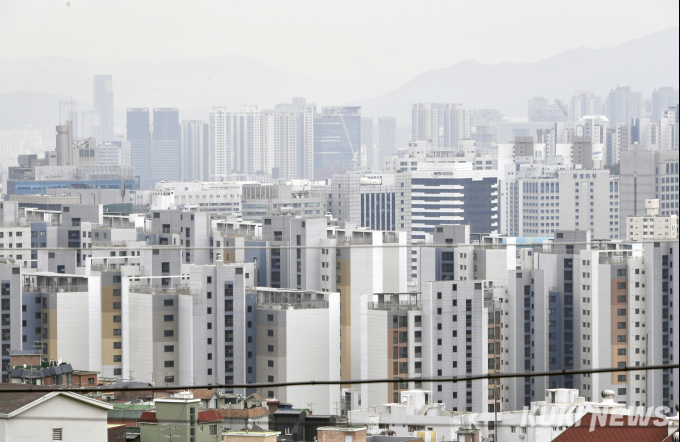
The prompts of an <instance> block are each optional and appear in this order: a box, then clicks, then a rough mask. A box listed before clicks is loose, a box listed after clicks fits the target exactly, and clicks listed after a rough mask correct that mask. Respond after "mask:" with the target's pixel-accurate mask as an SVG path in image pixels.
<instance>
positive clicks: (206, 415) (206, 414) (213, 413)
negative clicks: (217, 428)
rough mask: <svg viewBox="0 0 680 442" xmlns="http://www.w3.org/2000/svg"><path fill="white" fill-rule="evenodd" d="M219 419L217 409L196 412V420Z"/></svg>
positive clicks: (212, 420)
mask: <svg viewBox="0 0 680 442" xmlns="http://www.w3.org/2000/svg"><path fill="white" fill-rule="evenodd" d="M221 420H222V415H221V414H220V412H219V411H218V410H206V411H199V412H198V422H216V421H221Z"/></svg>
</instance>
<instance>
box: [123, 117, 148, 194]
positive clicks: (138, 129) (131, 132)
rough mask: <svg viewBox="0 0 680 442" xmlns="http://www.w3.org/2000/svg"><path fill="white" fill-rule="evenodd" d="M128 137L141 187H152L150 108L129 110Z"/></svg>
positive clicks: (134, 167)
mask: <svg viewBox="0 0 680 442" xmlns="http://www.w3.org/2000/svg"><path fill="white" fill-rule="evenodd" d="M127 139H128V141H129V142H130V162H131V163H132V167H133V169H134V173H135V175H136V176H138V177H139V184H140V188H142V189H151V187H152V183H153V181H152V177H151V124H150V121H149V109H147V108H143V109H128V110H127Z"/></svg>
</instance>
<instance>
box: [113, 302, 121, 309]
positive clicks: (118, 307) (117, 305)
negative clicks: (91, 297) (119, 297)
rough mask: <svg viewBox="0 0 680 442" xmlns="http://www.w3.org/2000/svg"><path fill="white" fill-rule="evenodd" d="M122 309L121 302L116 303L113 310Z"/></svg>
mask: <svg viewBox="0 0 680 442" xmlns="http://www.w3.org/2000/svg"><path fill="white" fill-rule="evenodd" d="M120 308H121V307H120V302H114V303H113V309H114V310H120Z"/></svg>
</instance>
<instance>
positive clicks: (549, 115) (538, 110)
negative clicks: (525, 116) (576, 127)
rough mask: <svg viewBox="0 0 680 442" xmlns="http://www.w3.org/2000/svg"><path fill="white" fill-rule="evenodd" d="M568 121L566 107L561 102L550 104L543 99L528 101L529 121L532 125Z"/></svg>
mask: <svg viewBox="0 0 680 442" xmlns="http://www.w3.org/2000/svg"><path fill="white" fill-rule="evenodd" d="M568 119H569V115H568V112H567V110H566V106H565V105H564V104H562V103H561V102H560V103H559V104H558V103H554V104H551V103H550V102H549V101H548V100H547V99H546V98H544V97H534V98H533V99H531V100H529V121H530V122H532V123H557V122H564V121H567V120H568Z"/></svg>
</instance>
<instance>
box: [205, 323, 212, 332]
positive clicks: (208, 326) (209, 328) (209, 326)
mask: <svg viewBox="0 0 680 442" xmlns="http://www.w3.org/2000/svg"><path fill="white" fill-rule="evenodd" d="M206 325H207V329H208V330H212V322H208V323H207V324H206Z"/></svg>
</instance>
